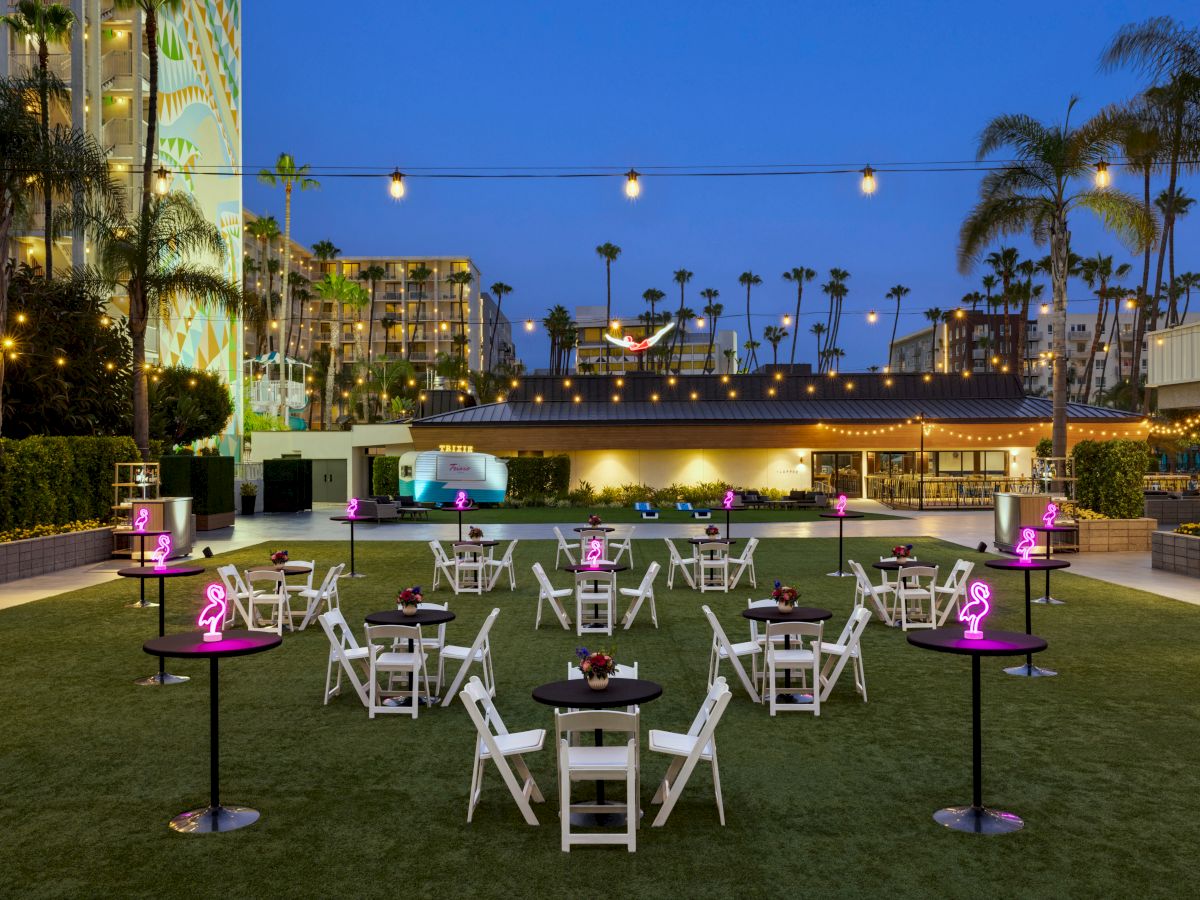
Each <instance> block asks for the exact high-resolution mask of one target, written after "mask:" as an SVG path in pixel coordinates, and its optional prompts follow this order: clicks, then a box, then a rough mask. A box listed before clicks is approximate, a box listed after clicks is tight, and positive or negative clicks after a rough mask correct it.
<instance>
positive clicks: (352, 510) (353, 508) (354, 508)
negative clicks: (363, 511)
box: [346, 497, 358, 519]
mask: <svg viewBox="0 0 1200 900" xmlns="http://www.w3.org/2000/svg"><path fill="white" fill-rule="evenodd" d="M357 516H358V498H357V497H351V498H350V502H349V503H347V504H346V518H348V519H353V518H355V517H357Z"/></svg>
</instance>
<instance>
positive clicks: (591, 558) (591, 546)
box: [583, 537, 604, 569]
mask: <svg viewBox="0 0 1200 900" xmlns="http://www.w3.org/2000/svg"><path fill="white" fill-rule="evenodd" d="M603 557H604V542H603V541H602V540H600V538H598V537H594V538H592V539H591V540H589V541H588V549H587V556H585V557H584V560H583V564H584V565H585V566H588V567H590V568H593V569H594V568H596V567H597V566H599V565H600V561H601V559H603Z"/></svg>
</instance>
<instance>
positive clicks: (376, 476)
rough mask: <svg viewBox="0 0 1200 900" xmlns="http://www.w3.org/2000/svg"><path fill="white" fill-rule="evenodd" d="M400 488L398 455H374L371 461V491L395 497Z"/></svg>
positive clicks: (378, 494) (378, 495)
mask: <svg viewBox="0 0 1200 900" xmlns="http://www.w3.org/2000/svg"><path fill="white" fill-rule="evenodd" d="M399 490H400V457H398V456H376V457H374V462H372V463H371V493H372V494H374V495H375V496H377V497H395V496H396V494H397V492H398V491H399Z"/></svg>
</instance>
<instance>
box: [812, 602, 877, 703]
mask: <svg viewBox="0 0 1200 900" xmlns="http://www.w3.org/2000/svg"><path fill="white" fill-rule="evenodd" d="M870 621H871V612H870V610H868V609H867V608H866V607H865V606H856V607H855V608H854V612H852V613H850V618H848V619H847V620H846V624H845V626H844V627H843V628H842V633H841V634H840V635H838V639H837V640H836V641H835V642H834V643H832V644H830V643H827V642H825V641H822V642H821V653H822V655H823V656H824V657H825V665H824V667H823V668H822V669H821V702H822V703H823V702H825V701H826V700H828V699H829V695H830V694H831V693H833V686H834V685H835V684H837V680H838V677H839V676H840V675H841V674H842V669H844V668H845V667H846V662H847V661H848V660H851V659H852V660H854V689H855V690H856V691H858V692H859V693H860V694H862V698H863V703H866V702H867V675H866V672H864V671H863V661H862V634H863V631H865V630H866V627H867V623H868V622H870Z"/></svg>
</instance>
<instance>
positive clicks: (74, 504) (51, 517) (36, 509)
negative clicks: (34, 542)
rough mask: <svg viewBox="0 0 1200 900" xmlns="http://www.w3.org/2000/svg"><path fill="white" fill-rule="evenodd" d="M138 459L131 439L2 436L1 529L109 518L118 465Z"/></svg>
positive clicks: (0, 451)
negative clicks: (20, 438)
mask: <svg viewBox="0 0 1200 900" xmlns="http://www.w3.org/2000/svg"><path fill="white" fill-rule="evenodd" d="M138 459H139V456H138V452H137V445H136V444H134V442H133V439H132V438H128V437H28V438H24V439H22V440H7V439H0V530H8V529H13V528H30V527H33V526H35V525H65V524H66V523H68V522H75V521H81V520H88V519H98V520H100V521H101V522H107V521H109V520H110V519H111V518H112V508H111V507H112V502H113V492H112V482H113V474H114V469H113V467H114V465H115V464H116V463H119V462H136V461H137V460H138Z"/></svg>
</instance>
